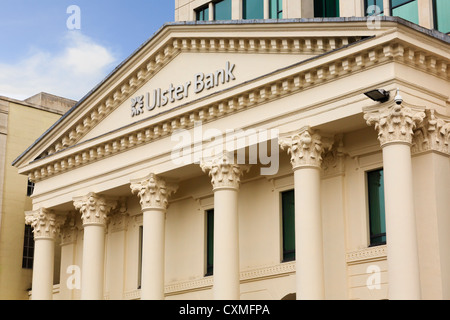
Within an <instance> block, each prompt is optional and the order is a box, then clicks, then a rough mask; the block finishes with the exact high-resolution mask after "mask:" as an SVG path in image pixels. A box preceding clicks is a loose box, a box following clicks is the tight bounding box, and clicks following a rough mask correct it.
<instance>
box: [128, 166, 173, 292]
mask: <svg viewBox="0 0 450 320" xmlns="http://www.w3.org/2000/svg"><path fill="white" fill-rule="evenodd" d="M176 189H177V187H176V186H174V185H171V184H169V183H166V181H164V180H163V179H161V178H159V177H157V176H156V175H155V174H150V175H149V176H148V177H146V178H144V179H137V180H133V181H131V191H132V192H133V193H134V194H137V196H138V197H139V200H140V203H141V208H142V214H143V243H142V283H141V300H164V268H165V264H164V261H165V259H164V250H165V220H166V210H167V206H168V203H169V200H168V199H169V197H170V195H171V194H172V193H174V192H175V191H176Z"/></svg>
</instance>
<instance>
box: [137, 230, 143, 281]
mask: <svg viewBox="0 0 450 320" xmlns="http://www.w3.org/2000/svg"><path fill="white" fill-rule="evenodd" d="M138 242H139V248H138V277H137V288H138V289H141V287H142V254H143V247H144V226H143V225H142V224H141V225H139V227H138Z"/></svg>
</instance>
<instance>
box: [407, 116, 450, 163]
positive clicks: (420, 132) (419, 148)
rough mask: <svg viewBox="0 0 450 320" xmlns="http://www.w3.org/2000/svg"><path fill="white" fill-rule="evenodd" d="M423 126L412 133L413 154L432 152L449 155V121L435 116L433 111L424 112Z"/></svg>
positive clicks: (446, 118)
mask: <svg viewBox="0 0 450 320" xmlns="http://www.w3.org/2000/svg"><path fill="white" fill-rule="evenodd" d="M425 113H426V118H425V120H424V122H423V125H422V126H421V127H419V128H417V130H415V131H414V136H415V137H414V143H413V147H412V150H411V151H412V152H413V153H419V152H425V151H428V150H434V151H438V152H442V153H445V154H449V153H450V119H448V117H445V118H444V116H441V115H438V114H436V112H435V111H434V110H426V111H425Z"/></svg>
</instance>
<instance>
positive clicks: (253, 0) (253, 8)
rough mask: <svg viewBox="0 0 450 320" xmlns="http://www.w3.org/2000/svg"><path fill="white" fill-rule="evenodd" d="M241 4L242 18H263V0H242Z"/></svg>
mask: <svg viewBox="0 0 450 320" xmlns="http://www.w3.org/2000/svg"><path fill="white" fill-rule="evenodd" d="M242 5H243V7H242V9H243V18H244V19H264V0H244V1H243V2H242Z"/></svg>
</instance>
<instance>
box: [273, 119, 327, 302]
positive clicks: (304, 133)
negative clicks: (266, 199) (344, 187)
mask: <svg viewBox="0 0 450 320" xmlns="http://www.w3.org/2000/svg"><path fill="white" fill-rule="evenodd" d="M280 145H281V148H282V149H287V151H288V153H289V154H290V155H291V164H292V168H293V170H294V187H295V259H296V281H297V299H298V300H321V299H324V298H325V285H324V266H323V237H322V216H321V208H320V183H321V179H320V176H321V164H322V152H323V150H324V148H323V145H322V141H321V137H320V135H318V134H317V133H315V132H314V131H313V130H311V128H309V127H305V128H303V129H301V130H300V132H299V133H298V134H295V135H294V136H292V137H291V138H290V139H282V140H281V141H280Z"/></svg>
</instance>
